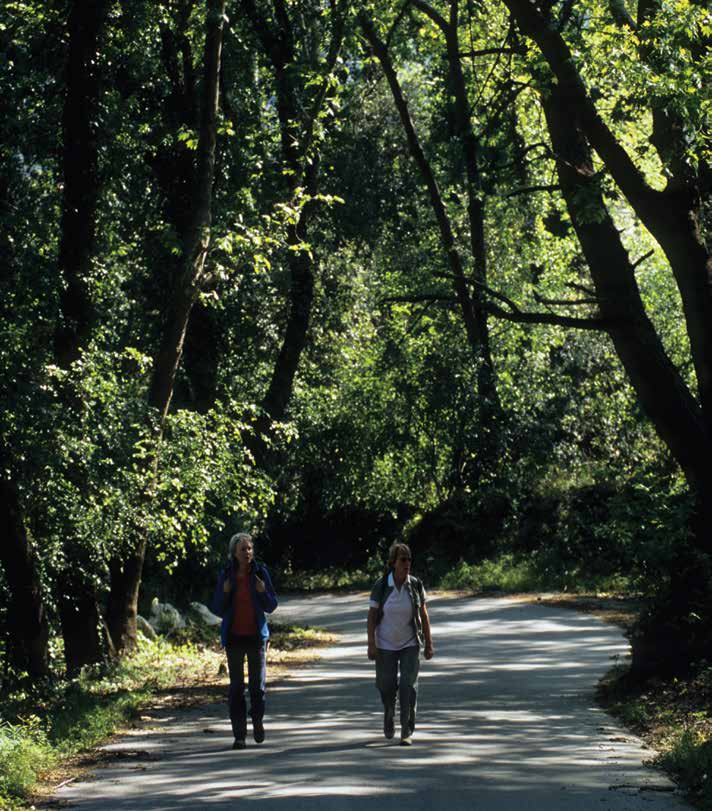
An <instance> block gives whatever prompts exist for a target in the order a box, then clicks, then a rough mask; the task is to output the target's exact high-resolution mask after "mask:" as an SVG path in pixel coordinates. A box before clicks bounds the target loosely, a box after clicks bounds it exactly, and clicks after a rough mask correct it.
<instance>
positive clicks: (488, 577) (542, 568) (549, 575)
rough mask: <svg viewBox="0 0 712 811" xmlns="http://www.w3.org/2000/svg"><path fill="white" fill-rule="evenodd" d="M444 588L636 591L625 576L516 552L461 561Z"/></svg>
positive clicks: (451, 572)
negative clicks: (595, 573) (601, 572)
mask: <svg viewBox="0 0 712 811" xmlns="http://www.w3.org/2000/svg"><path fill="white" fill-rule="evenodd" d="M439 585H440V588H443V589H456V590H465V591H473V592H487V591H501V592H508V593H517V592H520V593H521V592H532V591H566V592H592V591H599V592H606V593H626V592H630V591H632V587H631V583H630V581H629V580H628V578H626V577H625V576H623V575H619V574H606V575H602V574H601V575H596V576H593V575H591V574H589V573H587V572H586V571H585V568H584V567H583V566H564V565H563V564H558V565H557V562H553V561H551V560H547V559H545V558H544V557H543V556H539V555H529V556H525V555H521V556H517V555H514V554H512V553H506V554H502V555H499V556H498V557H497V558H494V559H490V560H483V561H481V562H480V563H466V562H465V561H460V562H459V563H458V564H457V565H456V566H455V567H454V568H452V569H451V570H450V571H449V572H448V573H447V574H446V575H445V576H444V577H443V578H442V579H441V580H440V583H439Z"/></svg>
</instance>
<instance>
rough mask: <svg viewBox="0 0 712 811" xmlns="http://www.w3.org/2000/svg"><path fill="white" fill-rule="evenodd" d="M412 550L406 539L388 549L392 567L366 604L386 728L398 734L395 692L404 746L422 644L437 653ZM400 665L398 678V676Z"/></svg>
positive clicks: (412, 726) (409, 739) (410, 728)
mask: <svg viewBox="0 0 712 811" xmlns="http://www.w3.org/2000/svg"><path fill="white" fill-rule="evenodd" d="M411 561H412V555H411V552H410V547H408V546H407V545H406V544H404V543H394V544H393V545H392V546H391V548H390V550H389V552H388V572H387V573H386V574H385V575H384V576H383V577H382V578H381V579H380V580H379V581H378V582H377V583H376V584H375V586H374V587H373V591H372V592H371V600H370V605H369V610H368V658H369V659H371V660H375V662H376V686H377V687H378V690H379V692H380V694H381V700H382V701H383V734H384V735H385V736H386V738H388V739H391V738H392V737H393V736H394V735H395V708H396V695H398V702H399V706H400V724H401V746H410V745H411V744H412V743H413V730H414V729H415V710H416V704H417V698H418V692H417V691H418V671H419V668H420V650H421V649H423V653H424V655H425V658H426V659H432V658H433V639H432V636H431V633H430V618H429V617H428V609H427V608H426V605H425V602H426V596H425V589H424V588H423V584H422V583H421V582H420V580H418V578H417V577H413V576H412V575H411V574H410V566H411ZM399 671H400V678H399Z"/></svg>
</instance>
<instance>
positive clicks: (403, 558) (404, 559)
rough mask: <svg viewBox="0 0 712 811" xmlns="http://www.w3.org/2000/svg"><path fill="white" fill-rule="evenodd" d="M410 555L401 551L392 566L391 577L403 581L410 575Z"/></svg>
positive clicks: (403, 550)
mask: <svg viewBox="0 0 712 811" xmlns="http://www.w3.org/2000/svg"><path fill="white" fill-rule="evenodd" d="M410 563H411V560H410V553H409V552H406V551H405V549H401V550H400V551H399V552H398V555H397V557H396V559H395V562H394V564H393V576H394V577H395V579H396V580H399V581H400V580H405V579H406V577H407V576H408V575H409V574H410Z"/></svg>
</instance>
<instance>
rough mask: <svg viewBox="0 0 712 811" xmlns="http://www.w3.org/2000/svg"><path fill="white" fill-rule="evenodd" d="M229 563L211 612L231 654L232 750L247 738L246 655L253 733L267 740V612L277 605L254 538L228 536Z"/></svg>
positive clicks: (270, 611)
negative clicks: (219, 619)
mask: <svg viewBox="0 0 712 811" xmlns="http://www.w3.org/2000/svg"><path fill="white" fill-rule="evenodd" d="M228 560H229V563H228V565H227V566H226V567H225V568H224V569H223V571H222V572H220V576H219V578H218V582H217V586H216V587H215V596H214V597H213V611H214V612H215V613H216V614H217V615H218V616H220V617H222V625H221V628H220V636H221V641H222V645H223V647H224V648H225V651H226V653H227V665H228V670H229V672H230V692H229V695H228V706H229V709H230V723H231V724H232V733H233V735H234V736H235V742H234V743H233V745H232V748H233V749H244V748H245V746H246V743H245V738H246V737H247V706H246V703H245V670H244V662H245V658H247V674H248V679H247V681H248V688H249V692H250V716H251V717H252V734H253V736H254V739H255V741H256V742H257V743H262V741H264V739H265V728H264V714H265V685H266V682H267V640H268V639H269V628H268V627H267V618H266V617H265V614H271V613H272V612H273V611H274V610H275V608H277V597H276V596H275V593H274V588H273V586H272V581H271V580H270V576H269V572H268V571H267V569H266V568H265V567H264V566H263V565H262V564H261V563H256V562H255V560H254V547H253V544H252V536H251V535H248V534H247V533H246V532H239V533H238V534H237V535H233V536H232V538H230V545H229V547H228Z"/></svg>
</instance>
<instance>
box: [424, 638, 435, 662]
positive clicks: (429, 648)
mask: <svg viewBox="0 0 712 811" xmlns="http://www.w3.org/2000/svg"><path fill="white" fill-rule="evenodd" d="M433 655H434V651H433V642H432V640H428V641H427V642H426V643H425V658H426V659H432V658H433Z"/></svg>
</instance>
